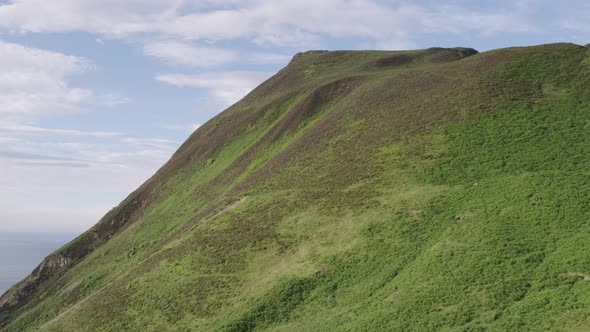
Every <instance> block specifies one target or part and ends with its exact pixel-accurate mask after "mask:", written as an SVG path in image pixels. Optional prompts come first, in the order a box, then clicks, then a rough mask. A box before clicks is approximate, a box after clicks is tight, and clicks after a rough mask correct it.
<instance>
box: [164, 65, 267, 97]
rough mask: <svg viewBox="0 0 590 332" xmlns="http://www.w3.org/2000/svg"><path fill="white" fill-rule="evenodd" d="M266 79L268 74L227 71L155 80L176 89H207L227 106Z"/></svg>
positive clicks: (173, 76) (179, 75)
mask: <svg viewBox="0 0 590 332" xmlns="http://www.w3.org/2000/svg"><path fill="white" fill-rule="evenodd" d="M268 77H270V74H269V73H263V72H251V71H228V72H218V73H203V74H196V75H186V74H164V75H159V76H156V80H158V81H161V82H164V83H168V84H172V85H175V86H178V87H197V88H203V89H209V90H211V93H212V94H213V96H215V97H216V98H217V99H219V100H221V101H223V103H224V104H225V106H228V105H231V104H233V103H235V102H237V101H238V100H240V99H241V98H242V97H244V96H245V95H246V94H248V92H250V91H252V89H254V88H255V87H256V86H258V85H259V84H260V83H261V82H262V81H264V80H265V79H267V78H268Z"/></svg>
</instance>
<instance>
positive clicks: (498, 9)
mask: <svg viewBox="0 0 590 332" xmlns="http://www.w3.org/2000/svg"><path fill="white" fill-rule="evenodd" d="M588 17H590V3H587V2H586V1H567V0H564V1H533V0H530V1H527V0H524V1H505V0H497V1H459V0H457V1H434V0H432V1H385V0H321V1H318V0H290V1H281V0H277V1H267V0H244V1H234V0H176V1H173V0H125V1H121V0H52V1H47V0H0V232H4V233H9V232H56V233H57V232H73V233H80V232H82V231H84V230H86V229H87V228H89V227H90V226H92V225H93V224H95V223H96V222H97V221H98V220H99V219H100V217H102V215H104V214H105V213H106V212H107V211H108V210H110V209H111V208H112V207H114V206H116V205H117V204H118V203H119V202H120V201H121V200H122V199H124V198H125V197H126V196H127V195H128V194H129V193H130V192H131V191H133V190H134V189H135V188H137V187H138V186H139V185H140V184H141V183H142V182H144V181H145V180H146V179H147V178H149V177H150V176H151V175H152V174H153V173H154V172H155V171H156V170H157V169H158V168H159V167H160V166H161V165H162V164H163V163H164V162H166V160H168V159H169V158H170V156H171V155H172V153H174V151H175V150H176V149H177V148H178V146H179V145H180V144H181V143H182V142H183V141H184V140H185V139H186V138H187V137H188V136H189V135H190V133H191V132H193V131H194V130H195V129H196V128H198V127H199V125H201V124H203V123H205V122H206V121H207V120H208V119H210V118H211V117H213V116H214V115H215V114H217V113H219V112H221V111H222V110H223V109H225V108H226V107H228V106H229V105H231V104H233V103H234V102H236V101H238V100H239V99H240V98H241V97H243V96H244V95H246V94H247V93H248V91H250V90H251V89H253V88H254V87H256V86H257V85H258V84H260V83H261V82H263V81H264V80H265V79H267V78H268V77H270V76H271V75H272V74H273V73H275V72H276V71H278V70H279V69H280V68H282V67H284V66H285V65H286V64H287V63H288V62H289V60H290V59H291V57H292V56H293V54H295V53H296V52H300V51H306V50H310V49H327V50H336V49H347V50H356V49H385V50H400V49H418V48H428V47H434V46H440V47H455V46H464V47H472V48H475V49H477V50H479V51H486V50H490V49H495V48H502V47H509V46H525V45H536V44H543V43H551V42H559V41H566V42H573V43H577V44H582V45H585V44H587V43H590V21H589V20H588V19H587V18H588Z"/></svg>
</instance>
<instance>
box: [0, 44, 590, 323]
mask: <svg viewBox="0 0 590 332" xmlns="http://www.w3.org/2000/svg"><path fill="white" fill-rule="evenodd" d="M589 202H590V53H589V50H588V49H587V48H586V47H584V46H578V45H574V44H564V43H561V44H550V45H541V46H534V47H515V48H506V49H499V50H492V51H488V52H483V53H478V52H477V51H475V50H473V49H469V48H430V49H425V50H417V51H396V52H385V51H332V52H328V51H310V52H305V53H300V54H297V55H295V57H294V58H293V60H292V61H291V62H290V63H289V65H288V66H287V67H286V68H284V69H283V70H281V71H280V72H278V73H277V74H276V75H275V76H273V77H272V78H270V79H269V80H268V81H266V82H264V83H263V84H262V85H260V86H259V87H258V88H256V89H255V90H254V91H252V92H251V93H250V94H249V95H248V96H246V97H245V98H244V99H242V100H241V101H239V102H238V103H236V104H235V105H233V106H231V107H230V108H229V109H227V110H225V111H224V112H222V113H221V114H219V115H218V116H216V117H214V118H213V119H212V120H210V121H209V122H208V123H206V124H205V125H203V126H202V127H200V128H199V129H198V130H197V131H196V132H195V133H194V134H193V135H192V136H191V137H190V138H189V139H188V140H187V141H186V142H185V143H184V144H183V145H182V146H181V147H180V149H179V150H178V151H177V152H176V153H175V154H174V156H173V157H172V158H171V159H170V160H169V161H168V162H167V163H166V164H165V165H164V166H163V167H162V168H161V169H160V170H159V171H158V172H157V173H156V174H155V175H154V176H153V177H152V178H151V179H149V180H148V181H147V182H146V183H145V184H143V185H142V186H141V187H140V188H139V189H137V190H136V191H135V192H133V193H132V194H131V195H130V196H129V197H128V198H127V199H125V200H124V201H123V202H122V203H121V204H119V206H117V207H116V208H114V209H113V210H112V211H110V212H109V213H107V214H106V216H105V217H104V218H103V219H102V220H101V221H100V222H99V223H98V224H96V226H94V227H93V228H91V229H90V230H88V231H87V232H86V233H84V234H83V235H81V236H80V237H78V238H77V239H75V240H74V241H73V242H71V243H69V244H68V245H66V246H64V247H63V248H61V249H59V250H58V251H57V252H55V253H54V254H52V255H51V256H49V257H47V258H46V259H45V260H44V261H43V262H42V263H41V264H40V265H39V266H38V267H37V268H36V269H35V271H34V272H33V273H32V274H31V275H30V276H29V277H27V278H26V279H25V280H23V281H21V282H20V283H18V284H17V285H15V286H14V287H13V288H12V289H11V290H9V291H8V292H7V293H6V294H4V295H3V296H2V298H1V299H0V328H1V329H3V330H5V331H34V330H37V329H39V330H42V331H127V330H129V331H138V330H143V331H168V330H177V331H209V330H211V331H251V330H265V329H268V330H274V331H292V330H314V331H331V330H334V331H361V330H362V331H368V330H391V331H407V330H419V331H430V330H453V331H476V330H477V331H479V330H492V331H494V330H497V331H518V330H588V329H590V318H589V317H590V282H588V280H590V204H589Z"/></svg>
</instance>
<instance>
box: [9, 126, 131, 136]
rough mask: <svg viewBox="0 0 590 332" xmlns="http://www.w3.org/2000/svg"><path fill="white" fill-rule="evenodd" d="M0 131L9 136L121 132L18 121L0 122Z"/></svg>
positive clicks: (111, 134) (109, 134)
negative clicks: (57, 126) (45, 125)
mask: <svg viewBox="0 0 590 332" xmlns="http://www.w3.org/2000/svg"><path fill="white" fill-rule="evenodd" d="M0 133H1V134H4V135H10V136H55V135H59V136H87V137H117V136H122V134H121V133H118V132H113V131H83V130H75V129H52V128H44V127H38V126H33V125H26V124H19V123H0Z"/></svg>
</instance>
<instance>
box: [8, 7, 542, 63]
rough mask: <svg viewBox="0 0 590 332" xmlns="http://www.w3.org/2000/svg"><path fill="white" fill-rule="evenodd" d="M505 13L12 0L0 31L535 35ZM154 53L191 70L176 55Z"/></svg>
mask: <svg viewBox="0 0 590 332" xmlns="http://www.w3.org/2000/svg"><path fill="white" fill-rule="evenodd" d="M504 7H505V8H506V9H502V10H497V11H494V12H490V11H489V10H485V9H482V10H473V9H466V8H463V7H460V6H457V5H453V6H446V5H439V4H433V5H408V4H405V3H402V4H399V3H398V4H392V3H386V2H382V1H376V0H354V1H349V0H323V1H316V0H299V1H290V2H288V1H264V0H248V1H239V2H238V1H209V2H207V3H203V2H199V1H174V2H170V1H165V0H161V1H158V0H145V1H141V0H130V1H115V0H108V1H104V0H85V1H81V0H54V1H45V0H12V1H10V2H9V3H8V4H5V5H2V6H0V26H1V27H4V28H7V29H12V30H14V31H17V32H64V31H86V32H91V33H95V34H98V35H101V36H102V35H104V36H108V37H110V38H125V37H129V36H132V35H139V34H146V33H148V34H155V35H159V36H174V37H176V38H181V39H192V40H200V41H219V40H232V39H237V38H245V39H247V40H250V41H251V42H255V43H258V44H263V45H269V44H270V45H281V46H288V47H294V48H298V49H303V48H312V47H313V46H317V45H320V44H321V43H322V41H323V40H324V39H325V38H326V37H333V38H355V37H357V38H369V39H373V40H374V41H375V42H378V41H387V40H401V39H406V40H411V38H412V36H413V35H415V34H420V33H431V34H435V35H436V34H449V33H451V34H452V33H459V32H471V33H476V34H483V35H490V34H496V33H501V32H522V31H531V30H535V29H537V27H535V26H534V25H533V24H532V23H530V22H529V20H528V17H527V13H526V11H525V10H523V8H522V6H519V5H518V4H516V5H513V6H512V7H509V6H504ZM177 46H178V45H177ZM152 51H154V52H150V53H155V54H156V56H161V57H162V58H165V59H168V58H172V59H168V60H173V61H181V62H185V63H186V62H190V64H191V65H194V62H193V60H187V59H185V58H182V57H180V56H178V55H177V54H176V53H172V54H169V53H167V52H166V53H165V54H162V52H165V51H166V50H162V49H156V50H152ZM194 61H195V62H197V63H200V62H198V61H197V60H194Z"/></svg>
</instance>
